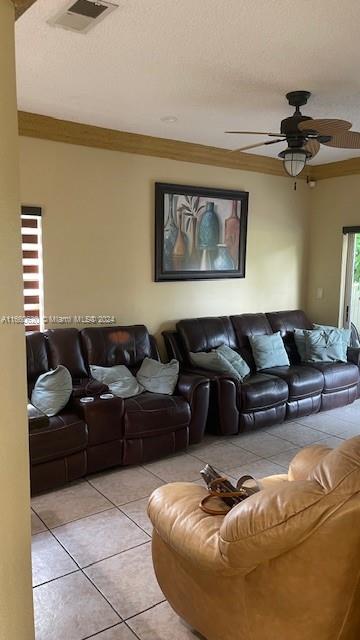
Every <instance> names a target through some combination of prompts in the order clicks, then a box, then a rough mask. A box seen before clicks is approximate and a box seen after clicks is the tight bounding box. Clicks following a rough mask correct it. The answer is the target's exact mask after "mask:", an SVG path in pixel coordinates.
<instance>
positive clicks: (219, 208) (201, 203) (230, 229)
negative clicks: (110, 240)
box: [155, 183, 248, 281]
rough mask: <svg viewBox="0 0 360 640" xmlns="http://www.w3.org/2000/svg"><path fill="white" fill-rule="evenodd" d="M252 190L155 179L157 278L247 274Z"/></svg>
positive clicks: (234, 276)
mask: <svg viewBox="0 0 360 640" xmlns="http://www.w3.org/2000/svg"><path fill="white" fill-rule="evenodd" d="M247 211H248V193H247V192H243V191H229V190H223V189H210V188H209V189H207V188H204V187H189V186H182V185H172V184H163V183H156V185H155V213H156V228H155V235H156V239H155V240H156V251H155V254H156V260H155V281H162V280H205V279H210V278H243V277H245V255H246V233H247Z"/></svg>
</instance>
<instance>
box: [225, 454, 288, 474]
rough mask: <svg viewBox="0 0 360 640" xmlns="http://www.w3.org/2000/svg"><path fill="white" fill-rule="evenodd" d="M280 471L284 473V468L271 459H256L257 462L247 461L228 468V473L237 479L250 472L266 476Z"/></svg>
mask: <svg viewBox="0 0 360 640" xmlns="http://www.w3.org/2000/svg"><path fill="white" fill-rule="evenodd" d="M288 450H289V449H288ZM280 453H283V452H280ZM292 457H293V456H292ZM278 473H284V468H283V467H282V466H280V465H279V464H276V463H275V462H271V461H270V460H256V461H255V462H249V463H245V464H243V465H240V466H239V467H234V468H232V469H228V470H227V472H226V475H229V476H231V477H232V478H234V479H235V480H236V481H237V480H238V479H239V478H241V476H243V475H245V474H249V475H250V476H253V477H254V478H265V477H266V476H273V475H276V474H278Z"/></svg>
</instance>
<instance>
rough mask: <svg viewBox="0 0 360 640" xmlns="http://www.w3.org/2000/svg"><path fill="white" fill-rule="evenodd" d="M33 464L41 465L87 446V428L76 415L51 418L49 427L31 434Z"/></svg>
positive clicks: (61, 415) (70, 414)
mask: <svg viewBox="0 0 360 640" xmlns="http://www.w3.org/2000/svg"><path fill="white" fill-rule="evenodd" d="M29 440H30V459H31V464H39V463H41V462H48V461H49V460H56V459H57V458H62V457H64V456H68V455H70V454H72V453H75V452H77V451H82V450H83V449H85V448H86V446H87V426H86V424H85V422H83V420H80V418H79V417H78V416H77V415H76V414H74V413H66V412H63V413H60V414H58V415H57V416H54V417H52V418H49V425H48V426H47V427H41V429H38V430H33V431H32V432H31V434H30V439H29Z"/></svg>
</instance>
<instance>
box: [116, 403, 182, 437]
mask: <svg viewBox="0 0 360 640" xmlns="http://www.w3.org/2000/svg"><path fill="white" fill-rule="evenodd" d="M124 404H125V431H124V437H125V438H134V437H135V438H144V437H150V436H154V435H156V434H161V433H165V432H168V431H176V430H178V429H183V428H184V427H188V425H189V422H190V407H189V404H188V403H187V402H186V400H185V399H184V398H182V397H181V396H169V395H163V394H161V393H149V392H147V391H145V392H144V393H142V394H141V395H139V396H137V397H136V398H127V399H126V400H124Z"/></svg>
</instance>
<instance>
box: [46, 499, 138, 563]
mask: <svg viewBox="0 0 360 640" xmlns="http://www.w3.org/2000/svg"><path fill="white" fill-rule="evenodd" d="M53 532H54V535H55V536H56V537H57V539H58V540H59V541H60V542H61V544H62V545H63V546H64V547H65V549H67V551H68V552H69V553H70V554H71V555H72V557H73V558H74V559H75V560H76V562H77V563H78V564H79V565H80V566H81V567H85V566H87V565H89V564H92V563H93V562H98V561H99V560H103V559H104V558H108V557H109V556H113V555H115V554H117V553H120V552H121V551H125V550H126V549H131V548H132V547H136V546H137V545H139V544H142V543H143V542H148V540H149V536H148V535H147V534H146V533H145V532H144V531H142V530H141V529H139V527H137V526H136V524H134V523H133V522H131V520H129V518H127V517H126V516H125V515H124V514H123V513H120V511H119V510H118V509H110V510H109V511H103V512H102V513H98V514H96V515H94V516H88V517H87V518H82V519H81V520H76V522H70V523H69V524H65V525H63V526H62V527H57V528H56V529H54V530H53Z"/></svg>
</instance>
